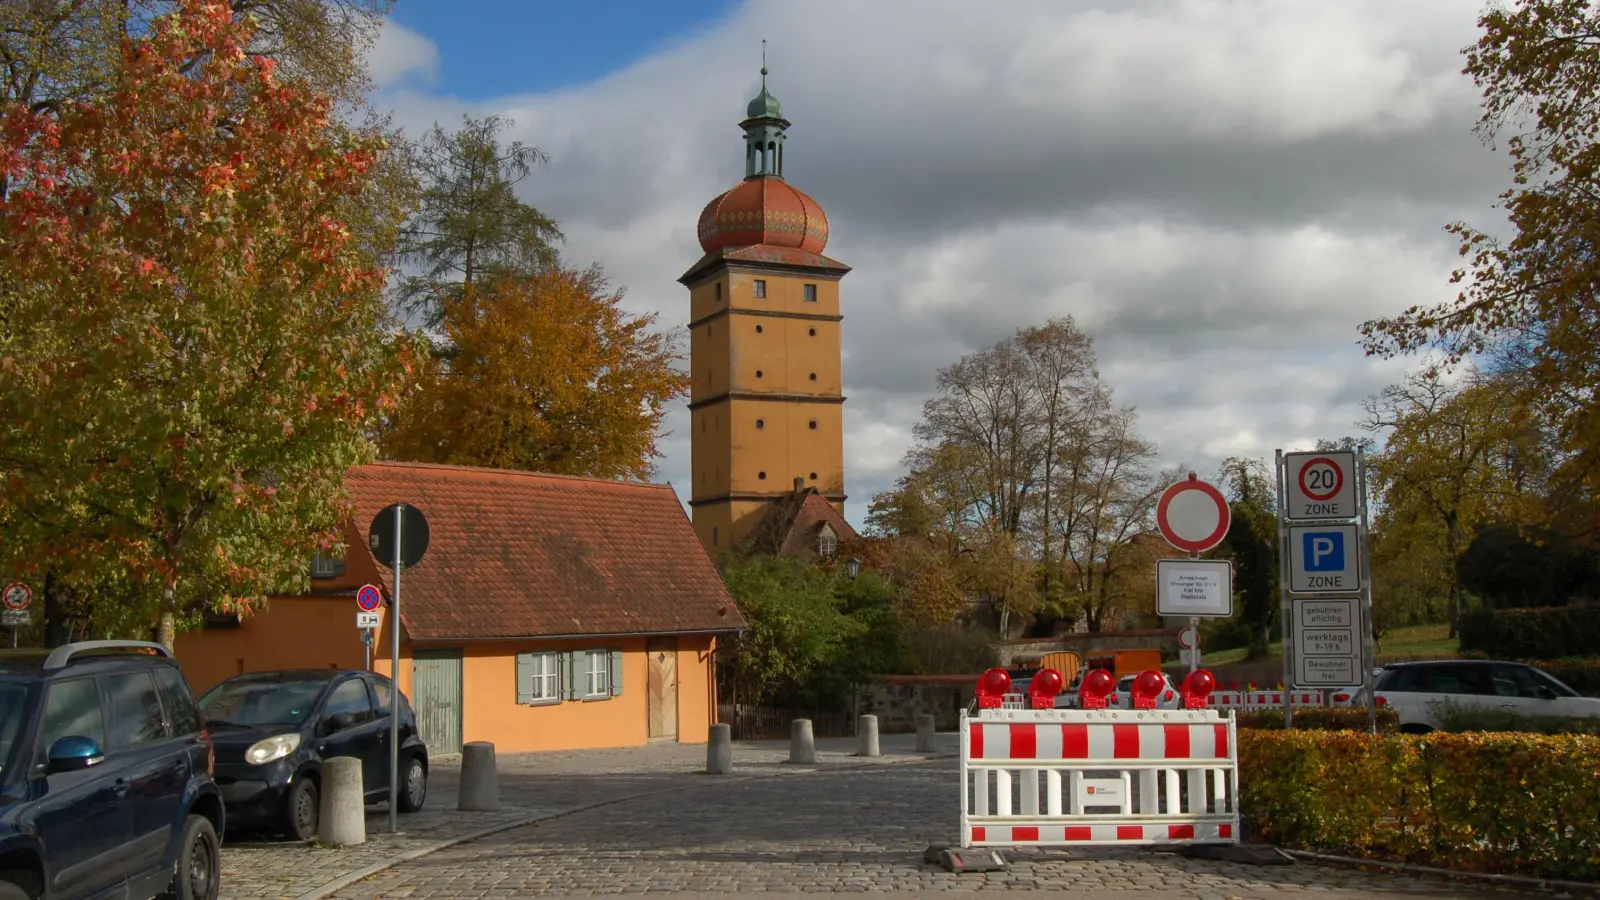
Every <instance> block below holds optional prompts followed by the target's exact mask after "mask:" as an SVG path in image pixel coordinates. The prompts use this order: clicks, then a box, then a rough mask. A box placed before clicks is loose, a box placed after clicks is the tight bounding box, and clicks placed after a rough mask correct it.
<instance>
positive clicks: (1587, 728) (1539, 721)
mask: <svg viewBox="0 0 1600 900" xmlns="http://www.w3.org/2000/svg"><path fill="white" fill-rule="evenodd" d="M1439 718H1440V725H1441V726H1442V727H1441V728H1440V730H1441V731H1450V732H1456V733H1471V732H1481V731H1493V732H1513V733H1515V732H1520V733H1524V734H1589V735H1594V736H1596V737H1600V718H1579V717H1576V716H1519V715H1517V714H1516V713H1513V712H1507V711H1505V710H1503V709H1466V708H1464V707H1459V706H1456V707H1448V708H1446V709H1445V710H1444V713H1443V714H1442V715H1441V716H1440V717H1439Z"/></svg>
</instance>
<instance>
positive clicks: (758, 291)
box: [752, 278, 767, 300]
mask: <svg viewBox="0 0 1600 900" xmlns="http://www.w3.org/2000/svg"><path fill="white" fill-rule="evenodd" d="M752 290H753V291H754V292H755V297H756V299H757V300H765V299H766V297H767V282H766V281H765V280H764V279H761V278H757V279H756V280H755V286H754V287H753V288H752Z"/></svg>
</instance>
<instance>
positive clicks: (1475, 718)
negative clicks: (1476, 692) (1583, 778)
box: [1439, 708, 1600, 775]
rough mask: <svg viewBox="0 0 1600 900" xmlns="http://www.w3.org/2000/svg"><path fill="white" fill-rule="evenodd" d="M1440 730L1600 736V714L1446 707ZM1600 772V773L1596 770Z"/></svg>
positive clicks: (1441, 717) (1441, 718)
mask: <svg viewBox="0 0 1600 900" xmlns="http://www.w3.org/2000/svg"><path fill="white" fill-rule="evenodd" d="M1439 718H1440V723H1439V724H1440V725H1441V726H1442V727H1441V728H1440V729H1439V730H1440V731H1452V732H1456V733H1459V734H1468V733H1475V732H1480V731H1499V732H1517V733H1523V734H1590V735H1594V736H1596V737H1600V716H1597V717H1593V718H1580V717H1577V716H1519V715H1517V714H1516V713H1513V712H1507V711H1506V710H1503V709H1463V708H1454V709H1446V710H1445V711H1444V713H1443V714H1442V715H1441V716H1440V717H1439ZM1596 774H1597V775H1600V773H1596Z"/></svg>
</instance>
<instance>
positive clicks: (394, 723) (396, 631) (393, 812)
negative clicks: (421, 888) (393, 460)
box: [389, 503, 405, 834]
mask: <svg viewBox="0 0 1600 900" xmlns="http://www.w3.org/2000/svg"><path fill="white" fill-rule="evenodd" d="M403 510H404V504H400V503H396V504H395V506H394V559H393V560H391V562H392V563H393V564H394V608H393V609H392V610H390V612H391V614H392V615H393V616H394V621H393V622H390V623H389V833H390V834H399V833H400V812H399V806H400V570H401V569H402V568H404V567H405V563H404V561H403V560H402V559H401V552H402V551H401V549H400V548H401V547H403V546H404V544H403V543H402V542H401V540H400V538H401V531H400V528H401V523H402V522H404V521H405V516H404V515H403V514H402V512H403Z"/></svg>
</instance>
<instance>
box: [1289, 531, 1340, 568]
mask: <svg viewBox="0 0 1600 900" xmlns="http://www.w3.org/2000/svg"><path fill="white" fill-rule="evenodd" d="M1300 539H1301V550H1302V558H1303V559H1304V560H1305V566H1306V571H1307V572H1343V571H1344V568H1345V566H1344V532H1342V531H1307V532H1304V533H1302V534H1301V536H1300Z"/></svg>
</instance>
